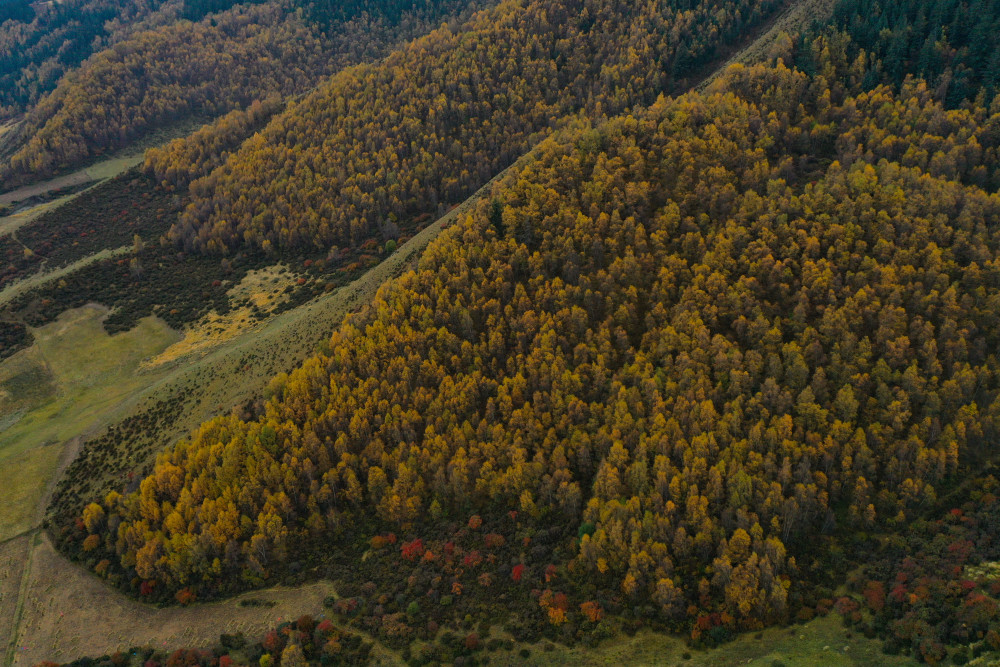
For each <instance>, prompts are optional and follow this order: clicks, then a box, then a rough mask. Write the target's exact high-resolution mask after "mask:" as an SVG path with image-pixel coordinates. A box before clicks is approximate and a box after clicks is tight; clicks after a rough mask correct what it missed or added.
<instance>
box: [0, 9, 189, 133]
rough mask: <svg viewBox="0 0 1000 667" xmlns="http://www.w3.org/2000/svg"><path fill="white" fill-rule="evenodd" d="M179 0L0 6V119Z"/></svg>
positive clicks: (157, 20)
mask: <svg viewBox="0 0 1000 667" xmlns="http://www.w3.org/2000/svg"><path fill="white" fill-rule="evenodd" d="M180 7H181V3H180V2H166V3H165V2H161V1H158V0H151V1H146V0H70V1H68V2H59V3H55V2H53V3H30V2H27V0H13V1H11V2H5V3H3V4H2V5H0V118H7V117H9V116H13V115H15V114H17V113H19V112H23V111H25V110H26V109H27V108H28V107H29V106H31V105H32V104H34V103H35V102H37V101H38V99H39V98H40V97H41V96H42V95H44V94H45V93H47V92H48V91H50V90H52V89H53V88H55V86H56V83H57V82H58V80H59V78H60V77H61V76H62V75H63V74H65V73H66V72H68V71H70V70H71V69H73V68H74V67H75V66H77V65H79V64H80V63H81V62H82V61H83V60H84V59H86V58H87V56H89V55H90V54H91V53H94V52H95V51H97V50H100V49H101V48H102V47H104V46H109V45H111V44H113V43H115V42H117V41H120V40H121V39H122V38H124V37H125V36H126V35H128V34H129V32H131V30H133V29H134V28H135V27H137V26H144V25H145V26H149V27H156V26H158V25H164V24H165V23H166V22H167V21H169V20H170V17H176V15H177V12H178V10H179V9H180Z"/></svg>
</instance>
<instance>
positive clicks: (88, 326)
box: [0, 307, 177, 540]
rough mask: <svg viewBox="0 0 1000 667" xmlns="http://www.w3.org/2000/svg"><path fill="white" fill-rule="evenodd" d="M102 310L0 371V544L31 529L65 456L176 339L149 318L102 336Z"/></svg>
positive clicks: (43, 335) (71, 316)
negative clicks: (144, 365) (0, 503)
mask: <svg viewBox="0 0 1000 667" xmlns="http://www.w3.org/2000/svg"><path fill="white" fill-rule="evenodd" d="M104 312H105V311H104V309H102V308H99V307H86V308H81V309H77V310H76V311H70V312H67V313H65V314H64V315H63V316H62V317H60V318H59V320H58V321H56V322H53V323H51V324H49V325H46V326H44V327H42V328H40V329H36V330H34V331H33V333H34V335H35V344H34V345H33V346H32V347H30V348H28V349H27V350H22V351H21V352H19V353H18V354H16V355H14V356H13V357H11V358H10V359H7V360H5V361H4V362H3V363H2V364H0V415H2V416H0V420H2V421H0V487H2V488H3V489H5V499H4V511H3V513H2V514H0V540H2V539H7V538H9V537H12V536H13V535H16V534H18V533H22V532H24V531H26V530H29V529H31V528H33V527H34V526H35V525H36V524H37V521H38V518H39V514H40V513H39V512H38V508H39V504H40V503H41V502H42V501H43V497H44V494H45V491H46V488H47V484H46V482H47V481H48V480H50V479H51V478H52V477H53V475H54V473H55V472H56V469H57V467H58V465H59V461H60V459H61V458H62V456H63V453H64V451H65V450H66V449H68V448H72V447H74V446H75V444H76V442H75V441H76V440H77V439H78V438H80V437H83V436H86V435H87V434H89V433H92V432H93V431H95V430H96V429H97V428H99V427H100V426H102V425H103V424H104V423H106V422H107V421H108V420H109V419H111V418H113V417H114V416H116V415H118V414H120V413H121V412H123V411H124V410H126V409H127V407H128V403H129V398H130V397H131V396H132V395H133V394H134V393H135V391H136V390H137V389H140V388H141V387H143V386H144V385H146V384H148V383H149V382H150V381H151V380H152V379H154V378H155V374H154V373H139V372H138V368H139V364H140V363H141V362H142V360H143V359H145V358H146V357H149V356H151V355H154V354H157V353H159V352H160V351H161V350H162V349H164V348H166V347H167V346H168V345H170V344H171V343H172V342H173V341H174V340H176V338H177V334H176V333H174V332H172V331H170V329H168V328H167V326H166V325H165V324H163V322H161V321H159V320H154V319H152V318H149V319H147V320H144V321H143V322H142V323H141V324H140V325H139V326H138V327H136V328H135V329H133V330H132V331H129V332H127V333H124V334H119V335H117V336H108V335H107V334H106V333H105V332H104V329H103V328H102V327H101V319H102V318H103V316H104Z"/></svg>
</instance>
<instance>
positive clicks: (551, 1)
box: [172, 0, 778, 252]
mask: <svg viewBox="0 0 1000 667" xmlns="http://www.w3.org/2000/svg"><path fill="white" fill-rule="evenodd" d="M777 4H778V3H777V2H764V3H750V2H744V1H743V0H740V1H738V2H727V3H723V4H722V5H718V4H716V3H713V2H694V3H691V4H690V6H687V5H686V4H677V3H675V2H669V1H667V0H657V1H656V2H652V3H641V4H637V3H624V4H623V3H619V2H609V1H606V0H573V1H571V2H566V1H564V0H559V1H557V0H507V1H506V2H503V3H501V4H500V5H499V6H497V7H496V8H493V9H490V10H487V11H484V12H482V13H480V14H478V15H477V16H476V17H474V18H473V19H472V21H471V22H470V24H468V25H466V26H463V27H462V28H461V29H459V30H455V29H452V28H450V27H447V26H446V27H442V28H441V29H439V30H436V31H434V32H433V33H431V34H429V35H428V36H426V37H425V38H422V39H419V40H416V41H415V42H413V43H412V44H410V45H408V46H407V47H405V48H403V49H400V50H399V51H396V52H394V53H393V54H392V55H391V56H389V57H388V58H387V59H386V60H385V61H383V62H379V63H376V64H373V65H367V66H361V67H358V68H353V69H349V70H346V71H344V72H341V73H339V74H337V75H335V76H334V77H332V78H331V79H330V80H329V81H328V82H326V83H324V84H323V85H322V86H321V87H320V88H319V89H317V90H316V92H314V93H312V94H311V95H309V96H307V97H306V98H305V99H304V100H302V101H301V102H297V103H293V104H291V105H289V107H288V109H287V110H286V111H285V112H283V113H282V114H280V115H278V116H277V117H275V119H274V120H273V121H272V122H271V123H270V124H269V125H268V127H267V128H265V130H264V131H263V132H261V133H260V134H259V135H258V136H255V137H254V138H253V139H251V140H250V141H248V142H247V143H246V144H244V145H243V146H242V147H241V148H240V149H239V150H238V151H235V152H234V153H232V154H231V155H230V156H229V157H228V158H227V160H226V162H225V163H224V164H223V165H222V166H221V167H220V168H219V169H217V170H216V171H215V172H213V173H212V174H211V175H210V176H209V177H208V180H207V181H206V182H205V183H203V184H199V185H198V186H197V188H195V189H194V193H195V195H194V198H193V202H192V203H191V205H190V206H189V207H188V209H187V211H186V212H185V214H184V215H183V217H182V219H181V221H180V223H179V224H178V226H177V227H176V228H175V229H174V231H173V233H172V238H173V239H175V240H176V241H178V242H180V243H183V244H184V245H185V246H186V247H191V248H196V249H199V250H202V251H207V252H224V251H226V250H233V249H236V248H239V247H241V246H244V245H249V246H251V247H257V248H264V249H269V248H273V249H275V250H277V249H289V248H300V247H327V246H329V245H331V244H335V245H338V246H352V245H354V246H356V245H358V244H360V243H362V242H364V241H366V240H368V239H369V238H372V237H373V236H377V235H379V233H380V232H381V233H382V234H383V235H385V234H386V231H385V230H386V228H387V226H388V227H389V228H390V229H391V228H392V227H393V226H395V225H396V224H397V223H398V222H399V221H404V220H405V221H409V220H412V219H414V218H418V217H420V216H422V215H425V214H431V215H434V214H436V213H439V212H441V211H442V210H443V209H445V208H446V207H447V206H449V205H452V204H456V203H458V202H460V201H462V200H463V199H464V198H465V197H467V196H468V195H469V194H471V193H472V192H473V191H474V190H476V189H477V188H478V187H480V186H481V185H482V184H483V183H485V182H486V181H488V180H489V179H490V178H491V177H492V176H493V175H494V174H496V173H497V172H499V171H500V170H501V169H502V168H504V167H506V166H507V165H508V164H510V163H511V162H512V161H513V160H514V159H515V158H516V157H517V156H519V155H520V154H521V153H523V152H524V151H525V150H526V149H527V148H528V147H529V146H530V145H531V144H532V143H534V142H536V141H538V139H540V138H541V137H543V136H544V135H545V134H547V133H548V132H550V131H551V130H552V129H553V128H554V127H556V126H558V125H559V124H560V123H561V122H563V119H565V118H566V117H567V116H569V115H571V114H574V113H576V112H578V111H581V110H582V111H585V112H587V113H588V114H596V115H598V116H599V115H601V114H603V113H608V114H610V113H618V112H620V111H622V110H624V109H627V108H630V107H632V106H634V105H640V104H648V103H650V102H652V101H653V100H654V99H655V97H656V95H657V94H658V93H659V92H661V91H664V90H671V89H673V87H674V86H676V85H683V83H684V81H685V80H686V78H687V77H689V76H691V75H692V73H693V72H694V70H695V68H696V67H697V66H699V65H701V64H704V63H706V62H709V61H710V60H711V59H712V58H713V57H715V56H716V55H717V54H718V53H720V51H721V50H722V49H723V48H724V46H725V45H726V44H728V43H729V42H730V41H731V40H733V39H734V38H736V37H737V36H739V35H741V34H745V32H746V31H747V30H748V29H749V28H750V27H752V26H753V25H754V24H756V23H758V22H760V21H761V20H762V19H763V18H764V17H766V16H767V15H768V14H769V13H770V12H772V11H773V10H774V9H775V8H776V7H777ZM183 168H184V167H183V166H179V167H178V169H179V170H182V169H183Z"/></svg>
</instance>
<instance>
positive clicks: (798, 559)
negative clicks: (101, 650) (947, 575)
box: [60, 35, 1000, 643]
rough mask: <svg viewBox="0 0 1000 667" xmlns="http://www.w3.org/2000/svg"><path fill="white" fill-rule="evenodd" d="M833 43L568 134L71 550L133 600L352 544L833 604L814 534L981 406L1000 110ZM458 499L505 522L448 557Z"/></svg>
mask: <svg viewBox="0 0 1000 667" xmlns="http://www.w3.org/2000/svg"><path fill="white" fill-rule="evenodd" d="M847 41H848V40H847V38H846V37H844V36H843V35H839V36H838V35H832V36H829V37H820V38H817V39H816V42H815V43H814V44H813V45H811V47H810V48H811V50H812V51H813V52H814V53H816V54H817V56H816V63H815V66H816V69H817V71H818V72H825V73H827V74H828V75H829V76H824V75H822V74H817V75H814V76H808V75H806V74H805V73H803V72H801V71H798V70H795V69H790V68H788V67H786V66H785V65H783V64H782V63H781V62H775V63H772V64H770V65H768V66H753V67H734V68H732V69H730V70H729V71H728V72H727V75H726V76H725V77H724V79H723V80H721V81H719V82H716V83H715V84H713V86H712V87H711V88H710V89H709V90H708V91H707V92H706V93H705V94H695V93H690V94H686V95H683V96H681V97H679V98H676V99H670V98H661V99H660V100H659V101H657V102H656V103H654V104H653V105H652V106H651V107H650V108H648V109H645V110H641V111H640V110H636V111H635V112H633V113H631V114H626V115H623V116H619V117H617V118H614V119H612V120H609V121H600V122H596V123H591V122H589V121H586V120H578V121H575V122H574V123H572V125H571V126H570V127H567V128H565V129H564V130H562V131H560V132H557V133H555V134H554V135H553V136H552V137H551V138H549V139H547V140H545V141H543V142H542V144H540V145H539V147H538V148H537V150H536V151H535V153H534V155H535V158H534V160H533V161H532V162H530V163H529V164H528V166H526V167H525V168H524V169H523V170H520V171H519V172H516V173H514V174H512V175H511V176H509V177H507V178H506V179H505V180H504V181H503V182H502V183H501V184H500V185H498V186H497V187H496V188H495V189H494V191H493V192H492V194H491V195H490V196H489V197H488V198H487V199H485V200H483V201H482V202H481V203H480V204H479V205H478V206H477V208H476V209H475V211H474V212H473V213H472V214H470V215H468V216H466V217H464V218H463V219H461V220H460V221H459V222H458V223H457V224H456V225H455V226H454V227H453V228H451V229H449V230H448V231H447V232H446V233H445V234H444V235H443V236H442V237H440V238H439V239H438V240H437V241H436V242H434V243H433V244H432V245H431V246H430V247H429V248H428V250H427V251H426V252H425V254H424V256H423V258H422V259H421V261H420V264H419V266H418V267H417V268H416V269H415V270H414V271H413V272H410V273H408V274H405V275H404V276H402V277H401V278H399V279H397V280H396V281H394V282H392V283H390V284H389V285H386V286H385V287H384V288H383V289H382V290H381V292H380V294H379V296H378V298H377V300H376V302H375V303H374V304H372V306H371V307H370V308H368V309H366V310H365V311H363V312H362V313H360V314H358V315H355V316H352V317H350V318H348V319H347V320H346V321H345V322H344V324H343V325H342V327H341V328H340V329H339V330H338V331H337V332H335V333H334V335H333V336H332V338H331V339H330V342H329V344H328V345H327V346H326V349H325V350H324V351H323V353H322V354H320V355H319V356H317V357H315V358H313V359H310V360H309V361H307V362H306V363H305V364H303V366H302V368H300V369H299V370H297V371H295V372H294V373H292V374H290V375H287V376H279V377H278V378H276V379H275V380H274V382H273V383H272V388H271V390H270V395H271V397H270V400H268V401H267V403H266V405H265V406H264V407H263V409H262V410H260V412H259V414H257V415H256V416H250V418H246V417H243V416H239V415H236V414H232V415H229V416H222V417H219V418H217V419H215V420H213V421H211V422H209V423H207V424H205V425H204V426H203V427H202V428H201V429H200V430H199V431H198V432H197V433H194V434H192V436H191V438H189V439H187V440H184V441H182V442H181V443H179V444H178V445H177V446H176V447H174V448H171V449H170V450H168V451H166V452H164V453H163V454H162V455H161V456H160V457H159V458H158V460H157V463H156V465H155V466H154V468H153V470H152V472H151V474H149V476H148V477H146V478H145V479H143V480H142V482H141V483H140V484H139V485H138V487H137V488H136V489H135V490H133V491H131V492H128V493H124V494H123V493H119V492H117V491H113V492H111V493H109V494H108V495H107V497H106V498H104V499H100V500H98V499H95V501H96V502H93V503H91V504H89V505H88V506H87V507H86V508H84V510H83V511H82V513H81V514H80V515H79V518H78V519H76V521H75V523H68V524H66V525H64V526H63V527H62V528H61V532H60V540H61V542H62V544H63V548H64V549H66V550H67V551H68V552H69V553H73V554H76V557H77V558H80V559H82V560H84V561H85V562H86V563H88V564H90V566H91V567H93V568H95V569H96V570H97V571H98V572H99V573H101V574H102V575H103V576H106V577H108V578H109V580H110V581H111V582H112V583H115V584H117V585H119V586H122V587H124V588H125V589H127V590H131V591H132V592H134V593H135V594H138V595H142V596H146V597H152V598H154V599H156V598H159V597H161V596H171V597H172V596H174V595H175V594H176V593H177V591H181V590H185V591H189V592H190V594H192V595H195V596H197V597H198V598H199V599H200V598H203V597H209V598H211V597H213V596H216V595H219V594H225V593H228V592H232V591H235V590H239V589H242V588H245V587H248V586H259V585H261V584H262V583H263V582H265V581H269V580H272V579H273V578H275V577H279V578H280V577H281V576H282V575H283V574H285V573H286V572H288V567H289V564H290V563H292V564H294V565H295V568H296V569H301V568H302V567H309V566H310V564H315V563H320V562H322V561H323V559H324V553H326V552H328V551H329V550H330V547H331V546H332V545H337V546H338V547H341V546H342V548H344V549H350V548H351V547H352V545H356V544H357V541H358V540H359V539H360V540H364V541H365V542H366V543H367V542H368V537H371V540H370V545H369V547H370V548H371V550H372V551H375V552H377V553H378V554H384V557H385V559H387V560H388V561H389V562H391V563H393V567H394V568H397V569H398V568H399V567H401V566H402V567H408V570H407V571H408V572H409V573H410V574H409V576H410V577H411V580H412V577H417V580H418V581H419V580H420V579H421V577H423V576H426V575H425V574H421V573H422V572H423V573H426V572H427V571H428V570H429V569H430V570H432V571H433V570H435V569H436V568H438V567H442V568H444V569H443V573H444V575H443V576H442V575H441V574H439V575H438V576H436V577H433V582H432V583H431V589H430V591H429V592H428V595H430V594H431V591H436V595H437V596H443V595H446V594H447V593H448V591H451V597H459V596H460V595H473V596H475V595H476V593H475V591H479V590H485V589H487V588H488V587H489V585H490V584H491V583H492V582H493V581H499V580H508V581H509V580H513V581H515V582H518V581H525V582H526V583H528V584H529V585H530V586H531V587H533V588H535V589H536V590H538V591H540V593H539V596H538V597H537V601H536V604H537V608H538V609H539V610H540V613H541V616H540V617H538V618H539V619H543V620H542V623H541V624H542V626H546V625H547V626H552V627H553V628H559V626H564V625H565V624H567V623H569V624H570V625H569V626H567V627H574V626H575V627H576V628H580V627H582V625H581V624H584V623H586V622H588V621H587V620H586V619H587V618H588V614H589V615H591V616H594V617H595V618H599V617H600V616H601V615H603V614H604V613H605V611H607V610H609V609H611V610H614V611H615V612H617V613H618V614H620V615H624V616H625V617H626V618H631V619H644V621H645V622H646V623H648V624H652V625H654V626H657V627H668V628H673V629H675V630H679V629H683V631H684V632H686V633H689V634H690V636H691V638H692V641H696V642H709V643H711V642H714V641H718V640H719V639H720V638H724V637H725V636H726V633H727V632H731V631H737V630H747V629H754V628H759V627H761V625H762V624H767V623H773V622H783V621H786V620H788V619H790V618H793V617H796V616H797V615H799V614H802V613H815V610H816V609H819V608H821V607H822V608H825V609H829V607H830V606H831V605H832V604H833V603H832V601H829V602H824V601H823V600H817V599H816V594H815V590H816V588H817V586H819V585H820V584H823V582H824V581H826V577H828V573H829V571H830V569H831V568H833V570H834V571H835V570H836V564H835V563H833V562H831V561H830V560H829V558H824V557H823V556H822V555H821V554H823V553H837V552H839V551H843V550H844V549H848V548H852V547H854V548H858V545H857V544H856V543H855V542H856V540H857V539H860V538H857V537H856V536H857V535H863V534H865V533H866V532H867V531H870V530H874V529H875V528H881V529H890V530H891V529H893V528H901V527H903V526H905V525H907V524H908V523H910V522H912V521H913V520H914V519H916V518H918V517H920V516H921V513H922V512H925V511H927V510H928V509H931V508H933V507H934V506H935V499H936V498H937V496H938V493H939V489H943V488H947V486H948V484H949V483H950V480H952V479H954V478H955V476H956V475H957V474H959V473H961V472H962V471H964V470H966V469H967V468H968V466H970V465H972V464H973V462H974V461H976V460H981V459H982V458H983V457H988V456H989V453H990V448H989V443H990V442H991V441H992V439H993V438H994V437H995V435H996V430H997V427H998V425H1000V424H998V421H997V420H998V418H1000V401H998V400H997V389H998V377H997V357H996V352H995V351H996V349H997V343H998V341H997V327H996V325H995V317H996V315H995V314H996V312H998V307H1000V292H998V287H1000V279H998V278H1000V276H997V275H996V269H997V267H998V266H1000V264H998V262H997V259H998V258H997V252H998V250H1000V247H998V243H1000V238H998V236H997V232H996V230H995V229H992V228H991V227H989V226H988V225H987V224H986V222H985V221H987V220H991V219H996V217H997V216H998V214H1000V202H998V200H997V198H996V196H995V195H990V194H987V193H986V192H985V191H984V190H983V189H982V187H983V186H989V187H995V183H996V178H997V173H996V150H997V146H996V142H997V138H996V134H995V133H993V132H991V131H990V130H989V128H992V127H995V126H996V123H997V120H998V118H997V116H996V115H991V114H990V113H989V112H988V111H987V110H985V109H957V110H950V111H949V110H948V109H947V108H946V106H945V105H944V103H943V102H941V101H939V100H936V99H935V97H934V96H933V95H932V93H931V92H930V91H929V90H928V88H927V86H926V84H925V83H923V82H917V81H911V82H908V83H907V84H906V85H904V86H902V87H901V88H900V89H899V90H893V88H892V87H890V86H887V85H880V86H878V87H876V88H874V89H872V90H866V89H865V88H864V87H863V86H862V85H861V80H862V79H863V73H862V71H861V70H860V68H859V67H858V62H857V61H856V60H851V59H850V58H849V57H848V55H847V54H848V51H849V49H848V48H847ZM851 81H856V82H857V84H856V85H851V83H850V82H851ZM830 82H834V83H832V84H831V83H830ZM990 184H994V185H990ZM373 513H374V516H373ZM469 514H475V515H477V516H476V517H474V520H473V519H470V520H469V522H470V525H469V527H470V528H478V527H479V525H480V524H483V525H484V529H485V526H489V528H490V530H491V531H492V534H495V535H496V537H495V538H490V540H492V545H493V546H492V547H490V546H488V545H489V544H490V540H487V547H486V548H485V549H484V548H483V547H479V548H478V549H475V551H477V553H478V554H479V556H478V557H477V556H473V555H472V554H471V552H470V550H469V549H470V547H466V548H465V554H466V555H465V556H463V559H465V560H463V564H464V567H461V568H459V567H458V566H457V562H458V561H457V559H458V556H457V555H456V556H454V558H455V559H456V560H455V562H456V565H455V566H454V567H453V568H452V569H450V570H449V569H448V568H447V567H445V565H446V564H447V563H449V562H452V561H451V556H448V555H447V550H448V548H449V547H448V546H447V544H445V541H446V540H447V538H446V537H438V535H440V531H441V528H440V526H441V524H442V522H448V521H454V520H456V519H457V520H458V521H460V522H461V521H463V520H464V519H463V518H462V517H463V516H468V515H469ZM508 514H509V518H508V519H506V521H508V522H512V523H508V524H507V525H506V527H505V524H504V519H503V517H505V516H507V515H508ZM478 515H482V517H483V518H482V519H478ZM473 523H475V524H476V525H475V526H473ZM555 525H567V526H570V527H573V528H572V530H569V531H567V532H561V531H560V532H558V533H557V534H553V535H551V536H550V537H549V539H548V540H543V541H542V543H541V544H540V545H539V546H540V548H541V550H540V551H539V552H538V553H534V549H527V548H526V547H527V546H528V545H529V544H530V543H531V536H532V535H535V536H536V537H538V536H539V535H542V534H545V533H546V532H547V528H546V527H547V526H555ZM390 533H391V534H392V537H391V539H389V538H387V537H378V536H380V535H382V536H385V535H388V534H390ZM366 535H367V536H368V537H365V536H366ZM397 535H398V536H399V537H398V540H399V541H398V543H397V542H396V539H397V538H396V536H397ZM372 536H374V537H372ZM518 537H519V538H521V540H522V541H523V545H524V546H523V547H522V550H521V555H520V556H517V555H514V554H510V555H509V556H508V555H506V554H505V555H504V557H502V558H496V559H494V560H490V559H488V558H485V556H487V555H488V554H489V553H490V552H491V551H492V550H495V549H498V548H500V549H502V548H503V547H502V546H501V545H504V544H510V542H511V540H512V539H515V538H518ZM376 538H378V539H376ZM458 539H459V538H458V537H456V538H454V539H452V540H451V541H450V542H449V543H451V544H460V543H459V542H458V541H457V540H458ZM438 540H440V541H441V542H440V546H432V545H437V544H438ZM376 542H378V544H376ZM546 543H548V545H547V546H546ZM862 546H863V545H862ZM438 549H443V550H445V551H444V552H441V551H438ZM451 549H452V550H454V549H456V547H455V546H453V547H451ZM526 552H527V553H526ZM442 553H444V554H445V555H443V556H442V555H441V554H442ZM291 554H295V556H294V563H293V557H292V555H291ZM539 557H541V558H547V559H551V562H549V563H548V564H547V565H545V564H544V563H543V562H539V561H538V560H535V559H537V558H539ZM480 558H482V559H483V560H482V561H480V560H479V559H480ZM438 559H443V560H441V561H440V565H438V562H439V560H438ZM406 563H413V565H412V566H406ZM549 566H551V567H549ZM470 589H471V590H470ZM415 592H416V591H411V593H410V594H411V595H412V594H413V593H415ZM480 595H482V593H480ZM442 599H443V598H442ZM588 603H592V604H590V606H586V605H587V604H588ZM810 610H811V611H810ZM390 622H399V619H395V620H391V621H390ZM382 632H383V634H389V635H392V633H393V632H395V631H394V630H392V628H391V627H383V628H382ZM404 634H405V633H404Z"/></svg>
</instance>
